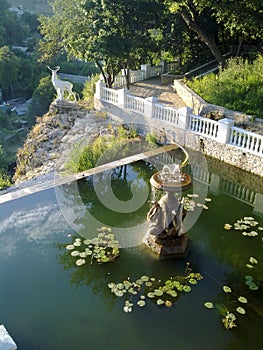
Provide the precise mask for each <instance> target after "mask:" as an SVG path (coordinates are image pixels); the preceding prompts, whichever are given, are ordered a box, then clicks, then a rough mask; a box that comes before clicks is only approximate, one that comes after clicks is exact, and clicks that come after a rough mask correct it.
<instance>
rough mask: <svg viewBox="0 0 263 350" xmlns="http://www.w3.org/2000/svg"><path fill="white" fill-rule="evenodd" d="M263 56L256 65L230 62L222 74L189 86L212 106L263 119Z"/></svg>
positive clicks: (205, 77)
mask: <svg viewBox="0 0 263 350" xmlns="http://www.w3.org/2000/svg"><path fill="white" fill-rule="evenodd" d="M262 71H263V55H259V56H258V57H257V59H256V60H255V61H254V62H253V63H249V62H248V61H247V60H243V59H242V58H232V59H230V60H228V62H227V66H226V68H225V69H222V68H220V70H219V73H218V74H217V75H215V74H208V75H207V76H204V77H203V78H201V79H198V78H195V79H193V80H192V81H187V82H186V84H187V85H188V86H189V87H190V88H191V89H193V90H194V91H195V92H196V93H197V94H198V95H200V96H201V97H202V98H203V99H204V100H206V101H207V102H209V103H213V104H216V105H220V106H224V107H227V108H229V109H233V110H237V111H240V112H243V113H246V114H249V115H252V116H254V117H258V118H260V117H261V118H262V109H263V87H262V86H263V74H262Z"/></svg>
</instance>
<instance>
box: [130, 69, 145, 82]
mask: <svg viewBox="0 0 263 350" xmlns="http://www.w3.org/2000/svg"><path fill="white" fill-rule="evenodd" d="M142 80H144V72H143V71H142V70H133V71H131V73H130V83H131V84H132V83H136V82H138V81H142Z"/></svg>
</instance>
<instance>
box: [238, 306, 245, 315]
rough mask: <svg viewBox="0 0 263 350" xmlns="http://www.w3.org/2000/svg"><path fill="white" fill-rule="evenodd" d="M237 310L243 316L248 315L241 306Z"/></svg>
mask: <svg viewBox="0 0 263 350" xmlns="http://www.w3.org/2000/svg"><path fill="white" fill-rule="evenodd" d="M236 310H237V312H238V313H239V314H241V315H245V313H246V310H245V309H244V308H243V307H241V306H239V307H237V308H236Z"/></svg>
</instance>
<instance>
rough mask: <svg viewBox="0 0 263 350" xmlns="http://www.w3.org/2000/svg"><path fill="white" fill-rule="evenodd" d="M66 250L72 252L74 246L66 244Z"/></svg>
mask: <svg viewBox="0 0 263 350" xmlns="http://www.w3.org/2000/svg"><path fill="white" fill-rule="evenodd" d="M66 249H67V250H73V249H75V246H74V244H68V245H67V246H66Z"/></svg>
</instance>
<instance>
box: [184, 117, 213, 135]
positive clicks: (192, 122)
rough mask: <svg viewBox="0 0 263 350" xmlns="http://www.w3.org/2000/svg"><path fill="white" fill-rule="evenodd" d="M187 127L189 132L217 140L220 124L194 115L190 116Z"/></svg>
mask: <svg viewBox="0 0 263 350" xmlns="http://www.w3.org/2000/svg"><path fill="white" fill-rule="evenodd" d="M187 126H188V129H189V130H192V131H195V132H197V133H199V134H202V135H204V136H208V137H211V138H216V137H217V134H218V127H219V125H218V122H216V121H215V120H212V119H208V118H204V117H200V116H197V115H194V114H190V115H189V117H188V125H187Z"/></svg>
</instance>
